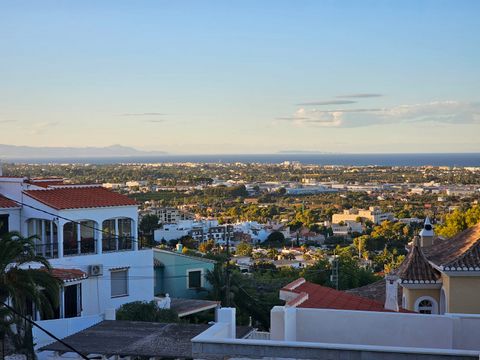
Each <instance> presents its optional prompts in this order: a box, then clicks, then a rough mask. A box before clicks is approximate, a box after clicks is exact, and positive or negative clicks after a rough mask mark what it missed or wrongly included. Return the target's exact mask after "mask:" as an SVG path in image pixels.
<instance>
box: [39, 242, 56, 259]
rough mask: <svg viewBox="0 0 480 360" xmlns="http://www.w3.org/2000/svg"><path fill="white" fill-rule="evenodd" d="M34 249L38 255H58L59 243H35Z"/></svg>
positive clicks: (51, 257)
mask: <svg viewBox="0 0 480 360" xmlns="http://www.w3.org/2000/svg"><path fill="white" fill-rule="evenodd" d="M34 250H35V254H36V255H42V256H43V257H45V258H47V259H54V258H57V257H58V243H46V244H35V247H34Z"/></svg>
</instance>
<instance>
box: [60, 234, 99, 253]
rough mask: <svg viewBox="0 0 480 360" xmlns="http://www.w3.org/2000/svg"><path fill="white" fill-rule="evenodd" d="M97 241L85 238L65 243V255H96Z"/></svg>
mask: <svg viewBox="0 0 480 360" xmlns="http://www.w3.org/2000/svg"><path fill="white" fill-rule="evenodd" d="M95 243H96V240H95V239H93V238H84V239H82V240H81V241H64V242H63V255H67V256H68V255H83V254H94V253H95Z"/></svg>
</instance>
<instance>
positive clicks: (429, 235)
mask: <svg viewBox="0 0 480 360" xmlns="http://www.w3.org/2000/svg"><path fill="white" fill-rule="evenodd" d="M434 236H435V232H434V231H433V226H432V223H431V222H430V218H429V217H428V216H427V218H426V219H425V223H424V224H423V229H422V230H421V231H420V246H421V247H426V246H431V245H433V237H434Z"/></svg>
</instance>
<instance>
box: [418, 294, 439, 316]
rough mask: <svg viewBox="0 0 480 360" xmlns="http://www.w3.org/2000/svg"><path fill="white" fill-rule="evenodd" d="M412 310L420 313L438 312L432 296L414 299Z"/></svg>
mask: <svg viewBox="0 0 480 360" xmlns="http://www.w3.org/2000/svg"><path fill="white" fill-rule="evenodd" d="M414 310H415V311H416V312H418V313H420V314H438V304H437V301H436V300H435V299H434V298H432V297H430V296H422V297H419V298H418V299H417V301H415V306H414Z"/></svg>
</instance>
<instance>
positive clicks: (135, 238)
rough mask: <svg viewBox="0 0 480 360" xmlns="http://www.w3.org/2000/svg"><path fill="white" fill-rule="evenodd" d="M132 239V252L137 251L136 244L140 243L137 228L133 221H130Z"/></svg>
mask: <svg viewBox="0 0 480 360" xmlns="http://www.w3.org/2000/svg"><path fill="white" fill-rule="evenodd" d="M131 226H132V237H133V251H137V250H138V242H139V241H140V240H139V238H138V226H137V224H136V223H135V220H132V225H131Z"/></svg>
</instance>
